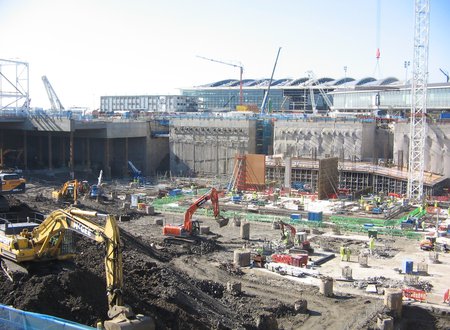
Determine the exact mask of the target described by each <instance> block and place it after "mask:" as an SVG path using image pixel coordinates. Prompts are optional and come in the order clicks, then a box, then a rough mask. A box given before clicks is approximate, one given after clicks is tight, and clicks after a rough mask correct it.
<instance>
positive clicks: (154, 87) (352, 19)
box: [0, 0, 450, 108]
mask: <svg viewBox="0 0 450 330" xmlns="http://www.w3.org/2000/svg"><path fill="white" fill-rule="evenodd" d="M430 3H431V5H430V8H431V10H430V51H429V64H428V69H429V82H438V81H440V82H442V81H444V80H445V77H444V75H443V74H442V73H441V72H440V71H439V68H443V69H445V70H448V71H450V61H449V59H450V56H449V54H450V42H449V39H448V36H447V35H446V33H448V32H447V31H450V20H449V17H450V15H449V14H450V1H448V0H430ZM378 5H379V8H380V11H379V13H380V15H377V13H378V10H377V8H378ZM0 36H1V39H0V45H1V46H0V58H2V59H20V60H22V61H25V62H28V63H29V65H30V94H31V99H32V104H31V105H32V106H40V107H45V108H48V107H49V106H50V104H49V101H48V99H47V94H46V92H45V89H44V85H43V83H42V81H41V76H43V75H46V76H47V77H48V79H49V80H50V82H51V84H52V85H53V87H54V89H55V90H56V93H57V94H58V96H59V98H60V100H61V102H62V103H63V105H64V106H65V107H66V108H67V107H70V106H87V107H91V108H92V107H98V106H99V99H100V96H101V95H135V94H176V93H177V92H178V89H179V88H183V87H190V86H196V85H202V84H206V83H209V82H214V81H218V80H222V79H228V78H235V79H238V78H239V69H238V68H234V67H232V66H227V65H223V64H218V63H214V62H211V61H206V60H203V59H200V58H198V57H197V56H204V57H208V58H213V59H216V60H220V61H225V62H231V63H236V64H241V65H242V66H243V67H244V79H245V78H255V79H257V78H267V77H270V75H271V72H272V68H273V64H274V62H275V57H276V54H277V51H278V47H282V50H281V53H280V57H279V60H278V65H277V68H276V72H275V78H299V77H304V76H307V73H306V72H307V71H309V70H312V71H314V73H315V74H316V76H329V77H332V78H340V77H343V76H344V67H347V76H350V77H354V78H356V79H358V78H363V77H366V76H374V77H381V78H384V77H388V76H394V77H397V78H398V79H400V80H404V79H405V75H406V70H405V68H404V61H405V60H409V61H411V62H412V57H413V37H414V1H413V0H396V1H392V0H339V1H337V0H314V1H313V0H279V1H275V0H270V1H269V0H245V1H243V0H227V1H218V0H191V1H186V0H165V1H147V0H128V1H119V0H39V1H33V0H0ZM377 47H379V48H380V51H381V58H380V61H379V65H378V66H377V62H376V57H375V54H376V49H377ZM411 70H412V66H410V67H409V72H408V73H409V75H411Z"/></svg>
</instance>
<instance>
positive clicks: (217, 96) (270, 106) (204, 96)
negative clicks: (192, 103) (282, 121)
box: [183, 87, 288, 112]
mask: <svg viewBox="0 0 450 330" xmlns="http://www.w3.org/2000/svg"><path fill="white" fill-rule="evenodd" d="M266 91H267V88H244V89H243V93H242V94H243V95H242V96H243V104H244V105H251V106H256V107H258V108H259V107H260V106H261V104H262V102H263V99H264V94H265V93H266ZM183 95H185V96H192V97H197V98H198V100H199V105H198V108H199V111H212V110H215V111H217V110H223V111H234V110H236V106H237V105H239V103H240V94H239V87H237V88H226V89H223V88H221V89H219V88H205V89H190V90H183ZM282 103H283V91H282V90H281V89H271V90H270V93H269V97H268V100H267V104H266V109H267V110H268V111H269V112H270V111H271V110H274V111H278V110H279V109H281V108H282ZM287 106H288V105H284V107H285V108H286V109H287Z"/></svg>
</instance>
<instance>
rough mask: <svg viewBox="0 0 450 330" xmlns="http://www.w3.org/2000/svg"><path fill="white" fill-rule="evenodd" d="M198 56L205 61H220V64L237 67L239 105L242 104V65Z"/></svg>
mask: <svg viewBox="0 0 450 330" xmlns="http://www.w3.org/2000/svg"><path fill="white" fill-rule="evenodd" d="M197 57H198V58H202V59H204V60H207V61H211V62H216V63H221V64H225V65H229V66H234V67H235V68H239V105H242V104H243V99H244V97H243V93H242V75H243V73H244V67H243V66H242V65H237V64H233V63H227V62H223V61H218V60H214V59H212V58H207V57H203V56H199V55H197Z"/></svg>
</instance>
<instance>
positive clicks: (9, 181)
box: [0, 171, 26, 212]
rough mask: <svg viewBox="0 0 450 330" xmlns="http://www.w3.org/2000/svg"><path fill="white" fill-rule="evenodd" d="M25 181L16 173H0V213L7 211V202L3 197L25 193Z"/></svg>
mask: <svg viewBox="0 0 450 330" xmlns="http://www.w3.org/2000/svg"><path fill="white" fill-rule="evenodd" d="M25 183H26V181H25V179H24V178H21V177H20V176H19V175H18V174H17V173H14V172H11V171H6V172H3V171H2V172H0V211H2V212H3V211H8V210H9V205H8V201H7V200H6V199H5V197H4V195H10V194H22V193H24V192H25Z"/></svg>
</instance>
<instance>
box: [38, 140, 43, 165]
mask: <svg viewBox="0 0 450 330" xmlns="http://www.w3.org/2000/svg"><path fill="white" fill-rule="evenodd" d="M42 150H43V148H42V136H39V155H38V157H39V158H38V159H39V164H42V163H43V160H44V158H43V156H42Z"/></svg>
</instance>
